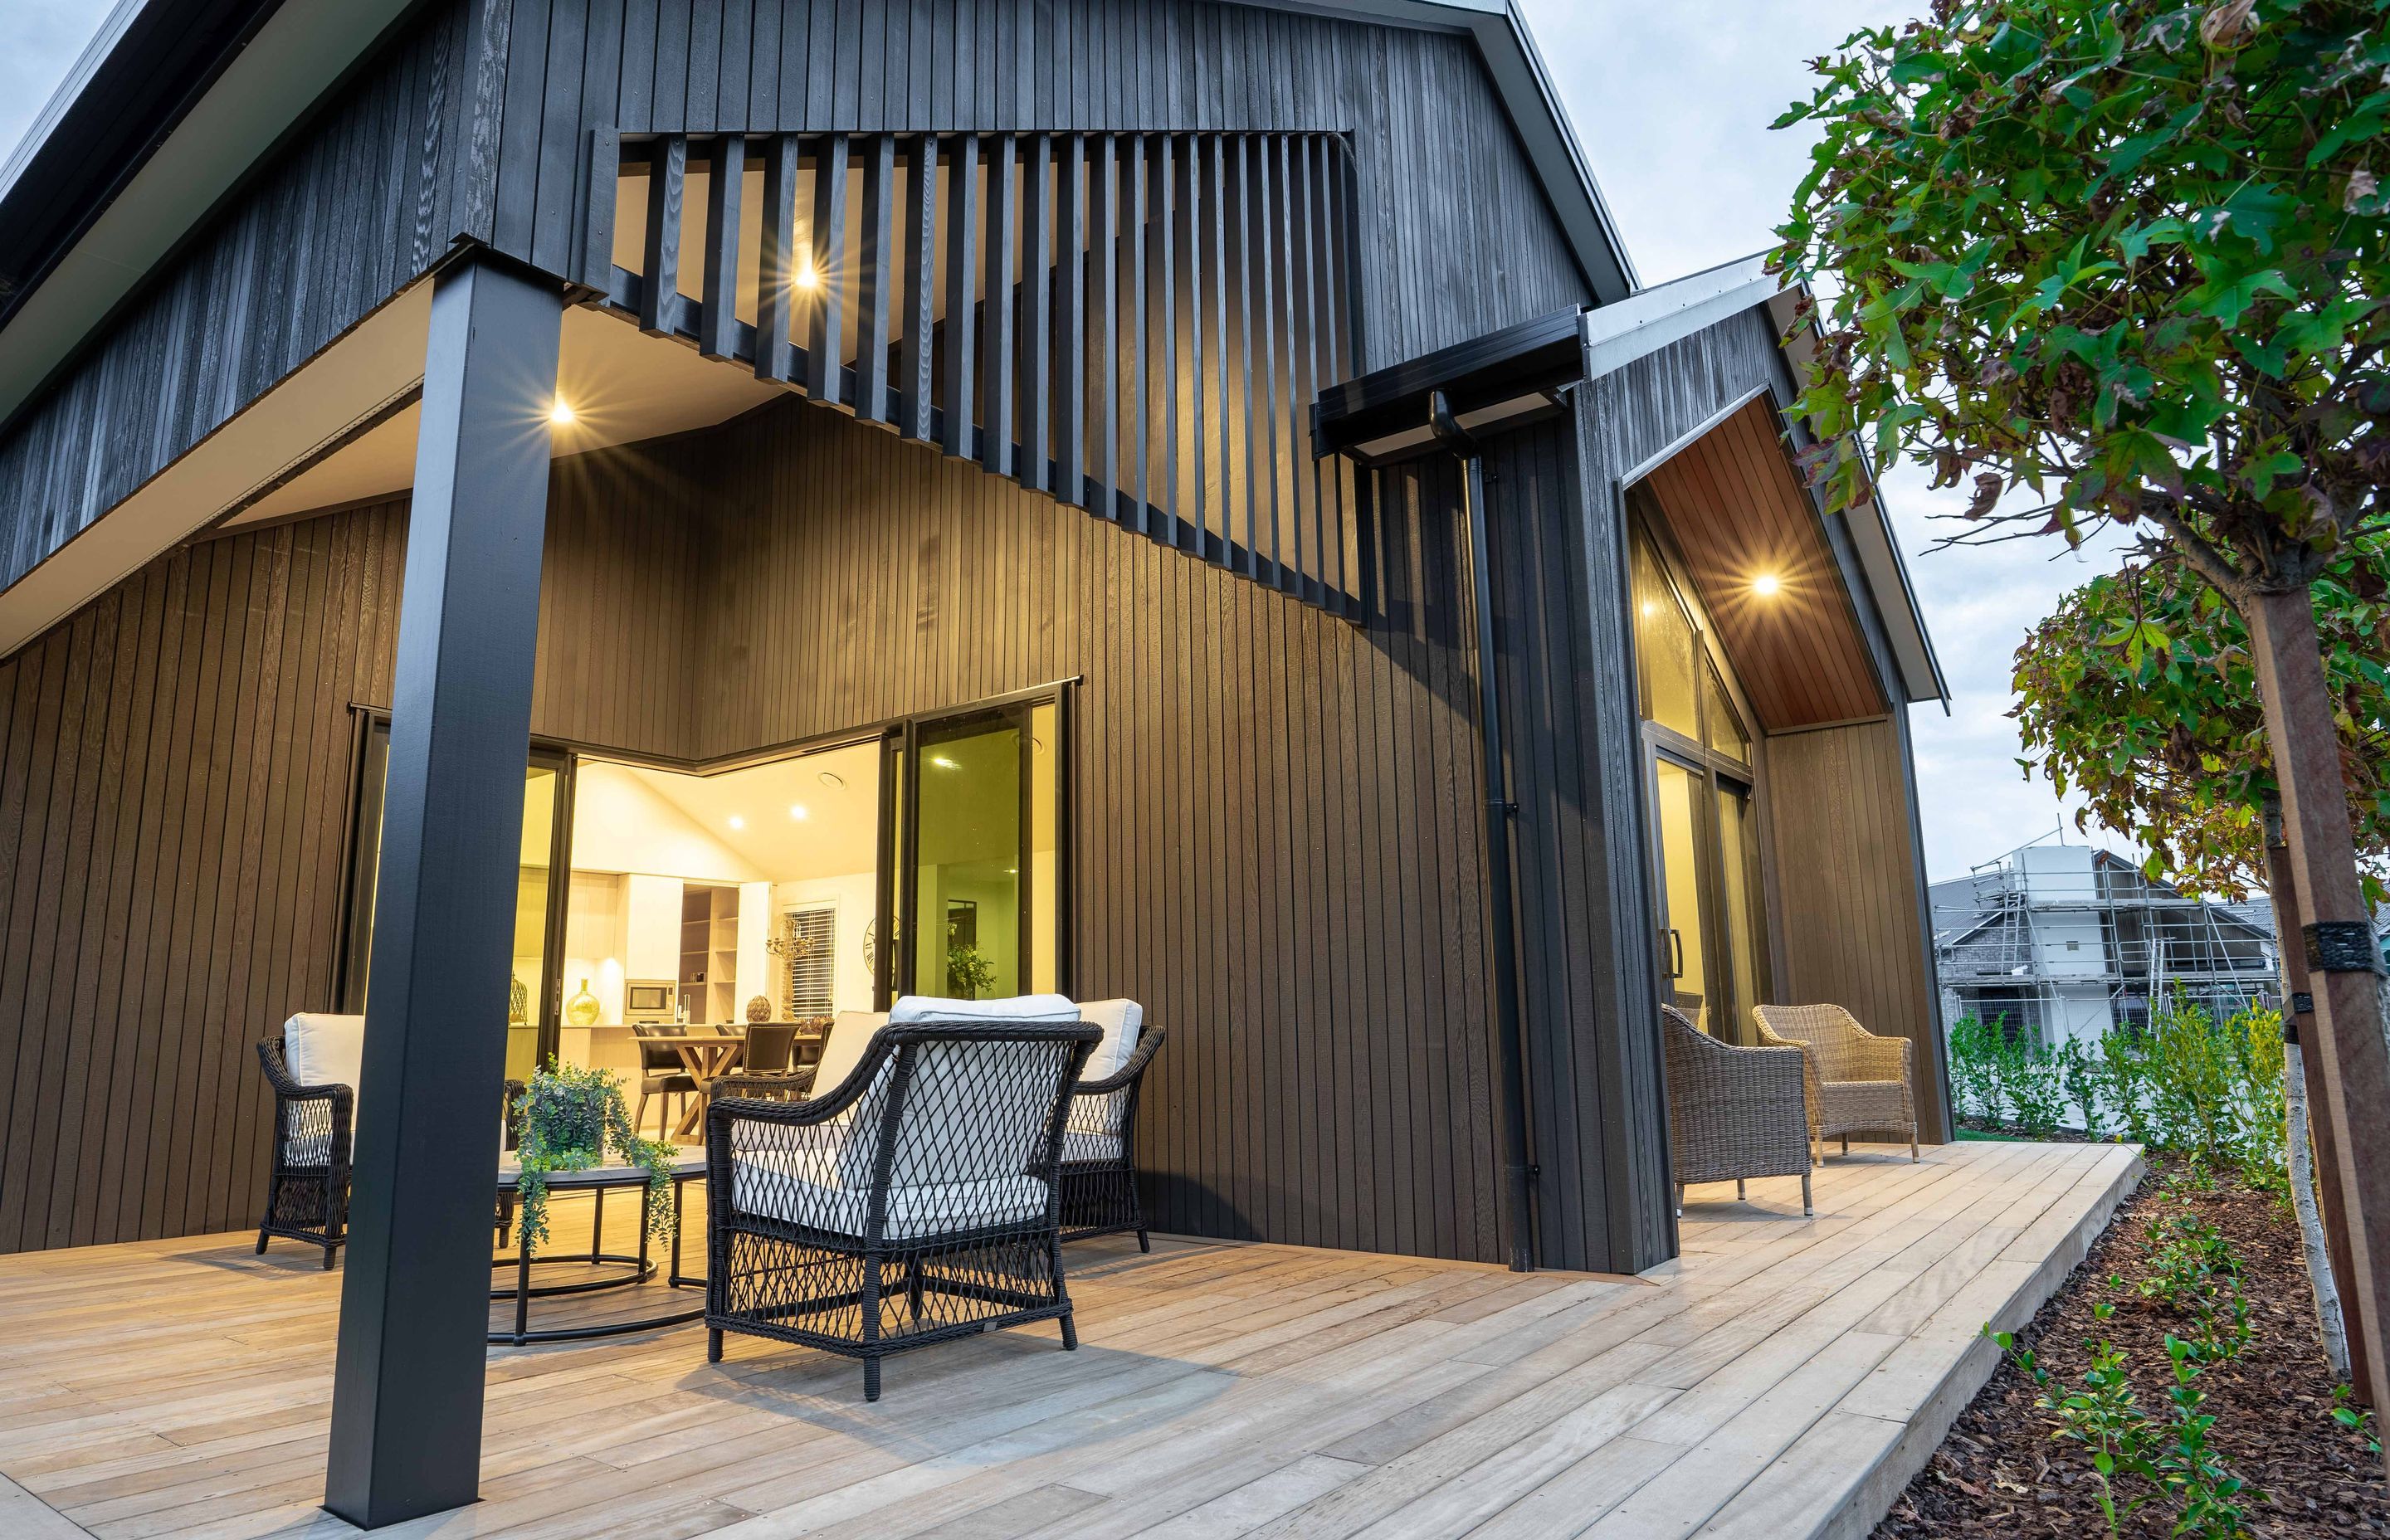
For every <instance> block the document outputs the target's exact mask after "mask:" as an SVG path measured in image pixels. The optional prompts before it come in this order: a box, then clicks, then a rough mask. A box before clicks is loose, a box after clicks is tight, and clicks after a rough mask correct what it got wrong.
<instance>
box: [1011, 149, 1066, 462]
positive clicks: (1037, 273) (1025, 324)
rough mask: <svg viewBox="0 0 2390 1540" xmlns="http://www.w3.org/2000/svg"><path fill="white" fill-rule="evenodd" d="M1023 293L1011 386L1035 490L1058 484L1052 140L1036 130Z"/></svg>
mask: <svg viewBox="0 0 2390 1540" xmlns="http://www.w3.org/2000/svg"><path fill="white" fill-rule="evenodd" d="M1021 234H1022V240H1021V252H1022V256H1021V298H1020V303H1019V305H1018V307H1017V314H1018V326H1017V335H1018V339H1019V341H1018V350H1019V351H1018V354H1017V356H1016V359H1015V363H1016V365H1017V370H1016V378H1015V379H1014V381H1013V386H1012V389H1013V391H1014V394H1015V396H1016V397H1017V399H1018V400H1019V401H1020V404H1021V467H1020V477H1021V484H1022V486H1025V487H1027V488H1029V490H1031V491H1032V492H1051V491H1053V490H1054V475H1053V465H1052V462H1051V459H1050V458H1049V456H1051V454H1052V445H1051V443H1050V440H1051V427H1052V423H1053V411H1052V407H1051V403H1052V401H1053V386H1054V380H1053V374H1052V372H1051V370H1050V368H1049V366H1048V363H1049V359H1050V357H1051V354H1052V353H1053V352H1054V347H1055V338H1054V334H1053V328H1054V141H1053V138H1052V136H1051V135H1045V134H1037V135H1031V136H1029V137H1028V138H1026V139H1024V140H1022V157H1021Z"/></svg>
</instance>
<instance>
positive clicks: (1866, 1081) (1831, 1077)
mask: <svg viewBox="0 0 2390 1540" xmlns="http://www.w3.org/2000/svg"><path fill="white" fill-rule="evenodd" d="M1751 1015H1752V1019H1753V1020H1755V1021H1757V1022H1758V1023H1759V1041H1760V1042H1761V1044H1762V1045H1764V1046H1769V1047H1798V1048H1799V1049H1801V1050H1802V1055H1801V1057H1802V1068H1803V1069H1804V1070H1805V1072H1806V1074H1805V1078H1806V1080H1807V1083H1808V1084H1807V1097H1806V1099H1807V1101H1808V1104H1809V1136H1810V1137H1811V1138H1812V1139H1814V1140H1817V1141H1818V1142H1819V1145H1820V1151H1819V1152H1820V1157H1821V1158H1822V1155H1823V1148H1822V1147H1823V1141H1825V1140H1827V1139H1831V1138H1834V1137H1837V1136H1839V1137H1840V1138H1841V1139H1842V1141H1843V1153H1844V1154H1845V1155H1847V1154H1849V1153H1850V1152H1851V1136H1852V1135H1854V1134H1874V1133H1881V1132H1887V1131H1890V1132H1897V1131H1899V1130H1901V1129H1907V1130H1908V1158H1909V1159H1910V1160H1912V1161H1914V1160H1915V1159H1917V1104H1916V1101H1915V1099H1914V1098H1913V1097H1911V1095H1910V1093H1909V1088H1908V1084H1909V1082H1908V1056H1909V1045H1908V1039H1907V1038H1905V1037H1879V1036H1877V1035H1876V1034H1875V1033H1871V1032H1870V1031H1868V1030H1867V1029H1866V1028H1865V1027H1862V1026H1860V1025H1859V1024H1858V1022H1857V1021H1856V1020H1852V1018H1851V1013H1850V1012H1849V1011H1846V1010H1844V1008H1843V1007H1840V1006H1754V1007H1751Z"/></svg>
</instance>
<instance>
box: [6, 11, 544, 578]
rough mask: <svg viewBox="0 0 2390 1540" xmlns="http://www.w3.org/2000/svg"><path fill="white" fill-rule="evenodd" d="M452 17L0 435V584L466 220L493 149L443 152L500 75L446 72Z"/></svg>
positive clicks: (462, 54) (398, 51)
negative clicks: (486, 77) (487, 76)
mask: <svg viewBox="0 0 2390 1540" xmlns="http://www.w3.org/2000/svg"><path fill="white" fill-rule="evenodd" d="M485 3H486V0H475V7H474V8H475V9H478V8H479V7H480V6H482V5H483V4H485ZM468 17H469V7H468V6H465V5H464V4H462V3H458V4H452V5H449V6H442V7H439V8H437V9H435V10H434V11H432V12H430V13H429V14H428V15H427V16H426V17H425V19H422V20H421V21H419V22H418V23H416V24H415V25H414V26H412V27H411V28H410V29H409V30H408V31H407V32H405V34H403V35H402V36H401V37H400V38H398V39H396V40H395V41H394V42H393V43H392V45H389V46H388V47H387V48H386V49H385V51H384V52H383V53H382V54H381V55H379V56H378V57H377V58H376V59H375V60H374V61H373V63H372V64H371V65H370V66H369V67H368V68H367V69H366V70H365V71H363V72H361V73H360V74H358V75H357V76H356V77H355V78H354V79H353V80H352V81H350V82H349V83H348V84H347V86H346V87H345V88H344V89H343V91H342V93H341V96H339V97H338V98H337V99H336V100H334V101H332V102H331V103H329V104H328V105H327V107H326V108H325V109H323V110H322V111H321V112H320V113H319V114H318V115H317V117H315V119H314V120H313V121H312V122H310V123H309V124H308V126H307V129H306V131H305V132H304V133H302V134H299V135H294V136H293V138H292V139H291V141H290V143H289V146H288V147H287V148H284V149H283V150H282V151H281V152H280V154H279V155H278V156H277V157H276V159H275V160H273V161H271V162H269V163H267V164H266V165H265V166H263V168H262V170H261V173H260V174H259V175H258V177H257V178H256V180H255V181H253V182H252V183H251V185H250V186H248V187H247V188H245V189H244V190H243V191H242V192H241V193H240V194H239V195H238V197H237V198H236V199H233V200H231V201H230V203H229V204H228V205H227V206H226V207H225V210H224V211H223V212H220V213H219V214H218V215H217V216H216V217H215V218H214V220H213V221H212V224H210V225H207V226H205V227H204V228H203V229H202V230H201V231H200V232H199V234H198V235H197V236H196V237H194V239H193V240H192V241H191V243H190V244H189V245H188V246H187V247H186V249H185V250H183V251H182V252H181V253H180V254H179V255H177V256H176V257H175V258H174V259H173V262H172V263H170V264H169V265H168V266H167V267H166V268H164V269H163V270H161V274H160V275H159V276H158V277H157V278H156V279H155V280H154V281H153V282H152V283H151V284H150V286H149V287H148V289H145V290H143V291H142V292H141V293H140V294H139V295H138V296H137V297H136V298H135V300H134V301H133V302H131V303H130V304H129V305H128V306H127V308H126V309H125V310H124V311H123V313H122V314H120V315H119V316H118V317H117V318H116V319H115V320H114V321H113V322H112V323H111V324H110V325H109V328H108V329H107V331H106V332H105V333H103V334H102V335H101V336H99V337H98V338H97V339H96V340H95V341H94V343H93V344H92V345H91V346H90V347H89V348H87V349H86V350H85V351H84V353H82V354H81V355H80V356H78V357H77V358H76V359H75V360H74V361H73V362H72V363H71V364H70V365H69V366H67V367H66V368H65V369H64V370H63V371H62V372H61V374H60V375H59V376H58V378H57V379H55V380H54V381H53V382H52V383H51V384H50V386H49V387H48V389H47V391H46V393H45V394H44V395H43V396H42V397H40V398H39V399H38V400H36V401H35V402H34V403H33V404H31V405H30V406H28V407H27V409H26V410H25V411H23V412H22V413H20V414H19V416H18V417H17V418H16V419H15V420H14V421H13V422H12V423H10V424H9V426H8V427H7V429H6V432H5V434H0V587H5V586H6V585H7V584H11V583H14V582H15V581H16V580H17V579H18V578H19V577H22V576H23V575H24V574H25V573H26V572H27V571H30V570H32V567H33V566H34V565H35V564H37V563H38V562H40V561H41V560H42V559H44V558H46V557H47V556H49V555H50V554H51V553H52V552H54V551H56V550H57V549H58V547H59V546H60V545H64V544H65V543H66V542H67V540H69V539H70V538H71V537H72V536H73V535H75V534H76V533H80V532H81V531H82V530H83V529H84V528H85V527H87V526H88V525H89V524H90V523H91V521H92V520H95V519H96V518H98V517H99V516H100V515H101V514H102V513H104V512H106V511H107V510H108V509H109V508H110V507H114V506H115V505H116V504H117V503H118V502H120V501H122V499H123V498H124V497H125V496H127V495H128V494H131V493H132V492H133V491H134V490H135V488H137V487H138V486H140V485H141V483H142V482H144V481H148V479H149V478H150V477H151V476H153V475H155V474H156V473H157V472H158V471H159V470H161V469H162V468H164V467H165V466H166V465H167V464H169V463H170V462H172V461H173V459H174V458H175V457H176V456H180V455H181V454H182V453H184V451H186V450H187V449H188V448H190V447H191V446H192V445H193V444H195V443H198V442H199V440H201V439H203V438H205V437H206V436H207V435H208V434H209V433H211V432H212V431H214V430H216V429H217V428H219V427H221V426H222V425H223V424H224V423H225V420H226V419H227V418H229V417H232V415H233V414H234V413H236V412H238V411H239V410H240V409H241V408H242V407H244V406H246V405H248V404H250V403H251V402H252V401H254V400H255V399H256V398H257V397H258V396H260V395H262V394H263V393H264V391H267V390H268V389H270V388H271V387H272V386H273V385H275V384H276V382H277V381H279V380H280V379H283V378H284V377H285V376H286V375H288V374H289V372H290V371H291V370H293V369H295V368H296V367H298V366H299V365H301V364H302V363H303V362H305V361H306V360H307V359H308V358H309V357H311V356H313V355H314V354H315V353H317V352H318V351H320V350H321V349H322V348H323V347H325V346H326V345H327V344H328V343H329V342H331V341H332V340H335V339H336V338H338V337H339V336H340V335H341V333H342V332H344V331H346V330H347V329H348V328H349V327H353V326H354V325H355V324H356V323H357V322H358V321H360V320H362V319H364V317H365V316H366V314H369V313H370V312H371V311H372V310H374V309H375V308H376V307H377V306H379V304H381V303H382V302H384V301H385V300H387V299H388V298H389V297H390V296H391V295H392V293H393V292H395V291H396V290H397V289H399V288H400V287H401V286H402V285H403V284H405V282H407V281H408V280H409V279H411V278H413V277H414V276H416V275H418V274H419V273H421V272H422V271H423V270H424V269H425V268H426V267H427V266H428V265H430V263H431V262H432V260H433V259H434V258H436V257H437V256H439V254H440V253H441V252H442V251H443V250H446V249H447V246H448V241H449V237H451V236H452V235H455V234H456V233H458V232H460V231H468V230H471V229H472V228H473V226H472V221H473V220H474V219H475V218H476V217H477V215H476V213H475V211H476V210H477V209H478V208H481V207H483V206H486V204H487V203H488V197H487V195H485V194H483V193H481V192H477V191H476V190H475V185H476V184H478V183H480V182H482V181H484V180H486V179H487V178H488V177H489V176H490V175H492V174H494V173H495V165H496V162H497V160H498V157H497V154H496V152H495V147H492V148H491V150H490V153H489V154H488V155H487V156H486V157H484V158H481V159H478V160H477V159H476V158H475V157H472V156H469V155H467V154H465V153H464V152H462V151H461V150H460V148H459V145H460V140H466V141H477V142H478V141H479V140H481V139H482V138H483V137H485V136H486V135H487V134H488V131H489V128H490V126H491V124H492V123H494V122H495V118H496V116H497V114H498V111H499V110H500V109H499V107H498V106H497V104H496V100H495V97H494V96H490V95H489V92H490V91H492V90H494V89H495V85H497V84H502V83H503V82H504V74H503V71H501V72H500V73H499V74H497V75H496V76H495V77H493V79H492V80H488V81H484V80H482V79H479V78H478V77H477V76H476V75H475V73H474V72H473V71H469V70H468V69H467V68H466V67H465V58H466V55H467V53H468V50H469V47H472V46H475V45H477V44H478V40H479V37H480V35H482V34H475V33H472V32H471V29H469V27H468V25H467V21H468ZM469 34H470V35H469ZM538 106H539V103H538V102H537V101H536V100H532V101H529V102H528V103H527V104H526V105H525V106H524V108H523V109H524V110H525V111H532V110H534V109H537V108H538ZM559 132H560V133H561V132H567V130H566V128H565V127H564V125H563V122H562V119H561V116H560V114H559ZM571 132H577V128H576V129H573V130H572V131H571ZM527 137H529V138H530V139H531V141H532V143H533V145H536V143H537V142H538V136H536V135H531V136H527ZM526 153H528V151H526ZM478 233H481V234H483V235H486V234H487V233H488V232H487V231H481V232H478ZM526 234H528V232H526Z"/></svg>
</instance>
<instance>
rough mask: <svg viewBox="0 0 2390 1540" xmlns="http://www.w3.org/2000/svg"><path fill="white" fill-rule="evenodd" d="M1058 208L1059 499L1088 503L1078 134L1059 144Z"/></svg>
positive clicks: (1083, 200) (1082, 177)
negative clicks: (1059, 250)
mask: <svg viewBox="0 0 2390 1540" xmlns="http://www.w3.org/2000/svg"><path fill="white" fill-rule="evenodd" d="M1054 148H1055V151H1056V160H1055V195H1054V196H1055V206H1056V211H1057V225H1058V229H1057V233H1058V237H1059V239H1060V248H1061V258H1060V265H1059V266H1058V267H1057V268H1056V270H1055V280H1056V292H1055V300H1054V307H1055V314H1054V358H1053V385H1052V388H1051V390H1050V392H1049V393H1048V395H1047V399H1048V400H1050V401H1051V402H1052V403H1053V411H1054V437H1055V470H1054V495H1055V496H1057V497H1059V498H1060V499H1061V500H1062V501H1063V502H1065V503H1070V504H1073V505H1076V506H1078V507H1085V506H1086V502H1087V369H1086V357H1087V264H1088V262H1089V260H1090V252H1089V250H1088V244H1087V232H1088V224H1089V221H1088V213H1087V144H1086V139H1085V138H1083V137H1082V136H1080V135H1075V134H1066V135H1060V136H1059V137H1058V138H1057V139H1056V140H1055V146H1054Z"/></svg>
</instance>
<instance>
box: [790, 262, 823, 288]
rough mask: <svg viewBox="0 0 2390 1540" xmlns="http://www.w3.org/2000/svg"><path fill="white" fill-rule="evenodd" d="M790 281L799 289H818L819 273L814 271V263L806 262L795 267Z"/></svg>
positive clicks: (819, 282)
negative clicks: (794, 274) (795, 270)
mask: <svg viewBox="0 0 2390 1540" xmlns="http://www.w3.org/2000/svg"><path fill="white" fill-rule="evenodd" d="M790 282H792V283H794V284H795V285H796V286H797V287H798V288H799V289H819V288H820V287H821V275H820V274H819V273H816V271H814V264H813V263H810V262H808V263H805V264H804V265H803V266H802V267H800V268H798V269H797V272H796V276H794V277H793V278H791V279H790Z"/></svg>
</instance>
